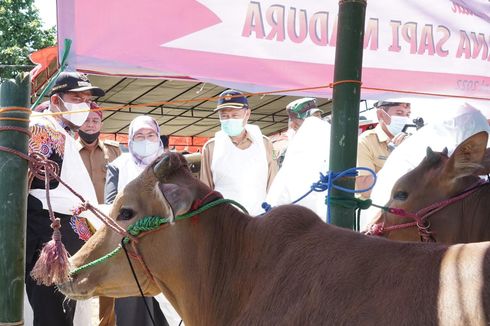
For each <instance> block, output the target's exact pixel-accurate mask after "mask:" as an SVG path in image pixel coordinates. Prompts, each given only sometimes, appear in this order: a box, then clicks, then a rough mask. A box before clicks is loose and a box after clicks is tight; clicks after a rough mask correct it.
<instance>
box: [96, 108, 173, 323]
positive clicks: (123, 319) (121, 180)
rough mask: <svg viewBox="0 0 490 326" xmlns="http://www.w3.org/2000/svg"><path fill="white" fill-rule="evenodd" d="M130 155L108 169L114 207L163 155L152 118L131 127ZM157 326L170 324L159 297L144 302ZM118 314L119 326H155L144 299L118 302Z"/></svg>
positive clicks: (107, 188)
mask: <svg viewBox="0 0 490 326" xmlns="http://www.w3.org/2000/svg"><path fill="white" fill-rule="evenodd" d="M128 147H129V153H124V154H122V155H121V156H119V157H118V158H117V159H115V160H114V161H113V162H112V163H110V164H109V165H108V167H107V175H106V183H105V189H104V197H105V203H106V204H112V202H113V201H114V199H115V198H116V195H117V194H118V192H120V191H122V190H123V189H124V187H125V186H126V185H127V184H128V183H129V182H131V181H132V180H133V179H135V178H136V177H137V176H138V175H139V174H140V173H141V172H143V170H144V169H145V168H146V167H147V166H148V165H149V164H151V163H152V162H153V161H154V160H155V159H156V158H157V157H159V156H160V155H162V154H163V152H164V148H163V143H162V141H161V140H160V127H159V126H158V123H157V122H156V121H155V119H153V118H152V117H150V116H138V117H136V118H135V119H134V120H133V121H131V124H130V125H129V142H128ZM144 300H145V301H146V303H147V305H148V307H149V308H150V311H151V313H152V316H153V318H154V319H155V323H156V325H159V326H160V325H168V323H167V321H166V319H165V316H164V315H163V313H162V311H161V309H160V306H159V305H158V302H157V301H156V300H155V298H145V299H144ZM115 302H116V303H115V311H116V319H117V322H116V323H117V325H118V326H133V325H138V326H140V325H141V326H146V325H148V326H150V325H153V324H152V321H151V318H150V316H148V312H147V310H146V307H145V302H144V301H143V299H142V298H141V297H131V298H123V299H116V301H115Z"/></svg>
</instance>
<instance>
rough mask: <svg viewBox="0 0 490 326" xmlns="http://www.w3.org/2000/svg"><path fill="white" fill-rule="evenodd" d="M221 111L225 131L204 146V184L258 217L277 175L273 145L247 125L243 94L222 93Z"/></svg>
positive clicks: (247, 108)
mask: <svg viewBox="0 0 490 326" xmlns="http://www.w3.org/2000/svg"><path fill="white" fill-rule="evenodd" d="M214 111H215V112H218V116H219V119H220V124H221V130H220V131H218V132H217V133H216V135H215V137H214V138H213V139H210V140H209V141H208V142H207V143H206V144H205V145H204V147H203V151H202V161H201V173H200V177H201V181H203V182H204V183H205V184H207V185H208V186H209V187H211V188H213V189H215V190H217V191H219V192H220V193H221V194H222V195H223V197H224V198H229V199H233V200H236V201H237V202H239V203H240V204H242V205H243V206H244V207H245V208H246V209H247V210H248V212H249V213H250V215H252V216H255V215H258V214H261V213H263V212H264V210H263V209H262V208H261V205H262V202H264V200H265V195H266V192H267V190H268V188H269V186H270V184H271V182H272V180H273V179H274V176H275V175H276V173H277V165H276V162H275V160H274V159H273V158H272V144H271V142H270V140H269V139H268V138H267V137H265V136H264V135H262V132H261V131H260V128H259V127H258V126H255V125H249V124H247V122H248V119H249V117H250V108H249V106H248V100H247V98H246V97H245V96H244V95H243V94H242V93H241V92H239V91H236V90H226V91H224V92H223V93H221V94H220V99H219V100H218V105H217V107H216V109H215V110H214Z"/></svg>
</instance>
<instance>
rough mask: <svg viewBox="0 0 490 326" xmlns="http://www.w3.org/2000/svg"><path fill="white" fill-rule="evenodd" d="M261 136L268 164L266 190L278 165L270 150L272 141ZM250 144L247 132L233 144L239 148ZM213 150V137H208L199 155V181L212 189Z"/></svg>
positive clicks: (244, 147)
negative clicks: (239, 140) (240, 139)
mask: <svg viewBox="0 0 490 326" xmlns="http://www.w3.org/2000/svg"><path fill="white" fill-rule="evenodd" d="M263 137H264V146H265V154H266V159H267V165H268V174H267V190H268V189H269V187H270V185H271V183H272V180H274V177H275V176H276V174H277V170H278V167H277V163H276V161H275V160H274V159H273V157H272V152H273V150H272V143H271V141H270V140H269V138H267V137H266V136H263ZM251 144H252V138H251V136H250V135H249V134H248V133H247V134H246V135H245V138H244V139H243V140H242V141H241V142H240V143H238V144H235V146H236V147H238V148H240V149H246V148H248V147H250V145H251ZM213 152H214V138H212V139H210V140H209V141H208V142H207V143H206V144H205V145H204V147H203V150H202V157H201V172H200V179H201V181H202V182H204V183H205V184H206V185H208V186H209V187H210V188H212V189H214V188H215V186H214V182H213V172H212V171H211V162H212V161H213ZM237 173H240V171H237Z"/></svg>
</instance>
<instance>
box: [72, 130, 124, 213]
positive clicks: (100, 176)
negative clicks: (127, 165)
mask: <svg viewBox="0 0 490 326" xmlns="http://www.w3.org/2000/svg"><path fill="white" fill-rule="evenodd" d="M77 148H78V151H79V153H80V156H81V157H82V160H83V163H84V164H85V167H86V168H87V171H88V173H89V175H90V179H91V180H92V183H93V185H94V187H95V192H96V194H97V201H98V202H99V204H103V203H104V186H105V181H106V171H107V164H108V163H110V162H112V161H113V160H115V159H116V158H117V157H118V156H119V155H121V150H120V149H119V146H118V144H117V143H116V142H111V141H101V140H98V141H97V144H86V143H85V142H84V141H83V140H82V139H80V138H78V140H77Z"/></svg>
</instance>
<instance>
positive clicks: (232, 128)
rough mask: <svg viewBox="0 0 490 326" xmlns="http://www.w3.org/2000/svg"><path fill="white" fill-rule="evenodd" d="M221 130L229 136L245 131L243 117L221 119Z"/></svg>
mask: <svg viewBox="0 0 490 326" xmlns="http://www.w3.org/2000/svg"><path fill="white" fill-rule="evenodd" d="M220 122H221V130H223V131H224V132H225V133H226V134H227V135H228V136H231V137H235V136H238V135H239V134H241V133H242V131H243V128H244V127H243V119H226V120H220Z"/></svg>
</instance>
